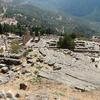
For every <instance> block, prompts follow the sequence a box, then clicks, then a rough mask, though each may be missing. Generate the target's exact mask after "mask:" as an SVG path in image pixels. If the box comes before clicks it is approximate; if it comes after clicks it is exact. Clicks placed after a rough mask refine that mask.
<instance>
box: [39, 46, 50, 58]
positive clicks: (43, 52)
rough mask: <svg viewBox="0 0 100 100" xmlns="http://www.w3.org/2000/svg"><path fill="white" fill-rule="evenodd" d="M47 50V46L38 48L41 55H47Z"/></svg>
mask: <svg viewBox="0 0 100 100" xmlns="http://www.w3.org/2000/svg"><path fill="white" fill-rule="evenodd" d="M47 51H48V49H47V48H40V49H39V52H40V53H41V55H43V56H46V55H47Z"/></svg>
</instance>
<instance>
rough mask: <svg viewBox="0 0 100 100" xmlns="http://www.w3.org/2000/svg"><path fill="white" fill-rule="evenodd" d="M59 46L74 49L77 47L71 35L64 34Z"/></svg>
mask: <svg viewBox="0 0 100 100" xmlns="http://www.w3.org/2000/svg"><path fill="white" fill-rule="evenodd" d="M57 44H58V47H59V48H63V49H70V50H73V49H74V48H75V43H74V39H73V38H72V36H71V35H68V34H64V36H63V37H60V38H59V41H58V43H57Z"/></svg>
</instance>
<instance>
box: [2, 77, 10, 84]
mask: <svg viewBox="0 0 100 100" xmlns="http://www.w3.org/2000/svg"><path fill="white" fill-rule="evenodd" d="M9 80H10V79H9V77H8V76H0V84H5V83H7V82H8V81H9Z"/></svg>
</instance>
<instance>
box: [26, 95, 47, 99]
mask: <svg viewBox="0 0 100 100" xmlns="http://www.w3.org/2000/svg"><path fill="white" fill-rule="evenodd" d="M25 100H49V97H48V96H47V95H42V94H30V95H28V96H26V98H25Z"/></svg>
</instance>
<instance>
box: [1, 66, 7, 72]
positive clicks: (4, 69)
mask: <svg viewBox="0 0 100 100" xmlns="http://www.w3.org/2000/svg"><path fill="white" fill-rule="evenodd" d="M8 71H9V69H8V67H2V68H1V72H2V73H7V72H8Z"/></svg>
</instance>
